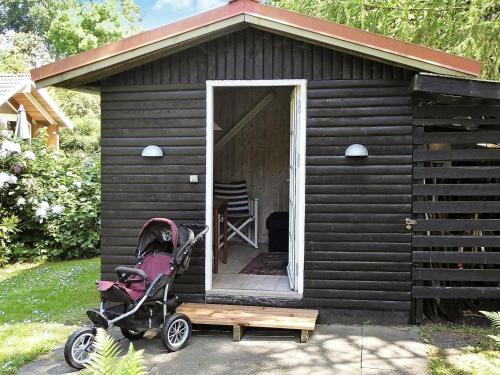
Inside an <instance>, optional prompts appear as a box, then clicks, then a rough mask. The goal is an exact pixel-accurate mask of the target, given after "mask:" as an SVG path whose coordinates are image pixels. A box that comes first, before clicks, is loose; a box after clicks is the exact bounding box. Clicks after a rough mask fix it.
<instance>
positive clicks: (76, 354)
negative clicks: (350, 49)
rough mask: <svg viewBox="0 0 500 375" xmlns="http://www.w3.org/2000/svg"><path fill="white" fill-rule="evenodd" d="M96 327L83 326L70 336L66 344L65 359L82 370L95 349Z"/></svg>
mask: <svg viewBox="0 0 500 375" xmlns="http://www.w3.org/2000/svg"><path fill="white" fill-rule="evenodd" d="M95 335H96V330H95V328H81V329H79V330H78V331H75V332H73V333H72V334H71V336H69V337H68V341H66V345H65V346H64V359H65V360H66V363H67V364H68V365H70V366H71V367H73V368H75V369H77V370H81V369H82V368H84V367H85V364H86V363H87V362H88V360H89V357H90V353H92V352H93V351H94V339H95Z"/></svg>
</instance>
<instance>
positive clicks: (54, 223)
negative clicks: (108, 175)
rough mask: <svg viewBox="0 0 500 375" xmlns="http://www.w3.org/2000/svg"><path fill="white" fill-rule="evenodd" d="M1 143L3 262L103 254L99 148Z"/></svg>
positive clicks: (0, 234) (39, 142) (37, 142)
mask: <svg viewBox="0 0 500 375" xmlns="http://www.w3.org/2000/svg"><path fill="white" fill-rule="evenodd" d="M0 142H1V145H0V245H1V248H0V264H2V263H7V262H12V261H18V260H27V259H32V258H37V257H44V258H49V259H71V258H80V257H90V256H95V255H96V254H98V249H99V240H100V155H99V153H98V152H93V153H85V152H82V151H74V152H64V151H61V152H55V151H50V150H46V147H45V144H46V143H45V139H43V138H35V139H34V140H33V143H32V145H31V148H30V147H29V146H28V145H25V144H24V145H22V146H21V145H20V143H18V142H16V141H15V140H14V141H11V140H8V139H3V140H2V139H1V138H0Z"/></svg>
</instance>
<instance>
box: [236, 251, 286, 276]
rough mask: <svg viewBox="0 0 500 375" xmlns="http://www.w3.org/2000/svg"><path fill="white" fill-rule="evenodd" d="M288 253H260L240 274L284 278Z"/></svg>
mask: <svg viewBox="0 0 500 375" xmlns="http://www.w3.org/2000/svg"><path fill="white" fill-rule="evenodd" d="M287 264H288V253H260V254H259V255H257V256H256V257H255V258H253V259H252V260H251V261H250V263H248V264H247V265H246V266H245V268H243V269H242V270H241V271H240V273H244V274H248V275H270V276H286V265H287Z"/></svg>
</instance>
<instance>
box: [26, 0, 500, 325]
mask: <svg viewBox="0 0 500 375" xmlns="http://www.w3.org/2000/svg"><path fill="white" fill-rule="evenodd" d="M480 70H481V64H480V63H479V62H477V61H473V60H470V59H468V58H463V57H459V56H454V55H450V54H448V53H444V52H441V51H437V50H434V49H430V48H425V47H422V46H418V45H414V44H409V43H405V42H402V41H399V40H395V39H391V38H388V37H384V36H381V35H377V34H373V33H368V32H365V31H361V30H356V29H353V28H349V27H346V26H343V25H339V24H335V23H331V22H327V21H324V20H320V19H314V18H311V17H307V16H304V15H300V14H297V13H293V12H289V11H285V10H281V9H278V8H275V7H271V6H268V5H264V4H260V3H258V2H256V1H252V0H235V1H230V2H229V3H228V4H227V5H224V6H221V7H218V8H215V9H213V10H210V11H207V12H204V13H202V14H199V15H195V16H193V17H190V18H187V19H184V20H181V21H178V22H175V23H172V24H169V25H166V26H163V27H160V28H157V29H154V30H151V31H146V32H143V33H140V34H138V35H135V36H131V37H128V38H125V39H123V40H121V41H118V42H116V43H112V44H110V45H107V46H103V47H99V48H96V49H94V50H90V51H87V52H84V53H81V54H79V55H75V56H72V57H69V58H66V59H63V60H61V61H57V62H54V63H52V64H48V65H46V66H42V67H40V68H37V69H34V70H33V71H32V72H31V73H32V77H33V79H34V81H35V82H36V84H37V86H39V87H45V86H49V85H54V86H62V87H68V88H73V89H84V90H95V91H98V92H100V95H101V108H102V120H101V125H102V241H101V244H102V248H101V251H102V276H103V277H104V278H105V279H114V278H115V277H116V275H115V271H114V270H115V268H116V266H118V265H121V264H133V263H134V258H133V255H134V250H135V246H136V241H137V233H138V230H139V228H140V227H141V225H142V223H143V222H144V221H146V220H147V219H150V218H151V217H168V218H171V219H173V220H175V221H177V222H179V223H182V222H193V221H194V222H205V223H206V224H208V225H209V226H210V228H211V230H210V232H209V235H208V236H207V237H206V240H205V243H204V244H203V245H201V246H200V247H198V248H197V249H196V251H195V252H194V255H193V259H192V261H191V266H190V268H189V271H188V272H187V273H186V274H184V275H183V276H182V277H181V278H180V279H179V282H178V283H176V286H175V287H176V291H177V293H178V294H179V295H180V296H181V298H182V299H183V300H185V301H207V302H226V303H246V304H256V305H274V306H291V307H298V306H302V307H314V308H319V309H320V319H321V320H322V321H336V319H337V318H339V317H343V318H349V317H352V318H355V319H362V320H372V321H373V320H385V321H390V322H398V321H399V322H408V321H410V320H411V321H419V320H420V319H421V318H422V313H423V310H424V305H427V304H426V303H424V301H440V303H441V302H443V301H457V300H463V299H467V300H468V301H469V300H476V299H482V298H483V299H484V298H489V299H498V298H500V288H499V286H498V283H499V281H500V269H499V264H500V252H499V251H498V250H499V248H500V200H499V197H500V149H499V148H498V146H497V145H498V144H500V110H499V108H500V84H499V83H498V82H491V81H483V80H479V79H477V77H478V76H479V74H480ZM148 146H150V147H148ZM247 196H248V197H249V198H258V204H256V203H255V200H251V204H250V205H249V204H248V201H247ZM221 197H226V200H225V201H221V200H220V198H221ZM238 199H239V201H238ZM227 202H229V208H228V215H229V217H230V218H229V222H230V223H231V226H230V227H229V232H230V233H232V235H233V237H232V238H231V239H230V241H229V246H228V249H227V250H228V251H227V258H226V254H224V252H223V254H220V255H221V256H220V257H219V248H220V246H219V244H218V243H217V244H215V241H218V240H217V238H218V237H220V236H218V232H219V224H222V223H221V219H220V218H219V215H214V212H216V211H218V210H221V211H225V207H224V206H225V203H227ZM238 214H240V216H239V218H238V217H237V216H238ZM214 216H215V218H214ZM238 219H239V220H238ZM222 221H224V220H222ZM245 223H246V224H245ZM214 228H216V229H214ZM283 233H284V234H283ZM271 238H272V239H271ZM271 243H272V245H271ZM222 247H223V246H222ZM214 249H217V250H214ZM268 250H271V251H268ZM272 250H279V251H276V252H275V251H272Z"/></svg>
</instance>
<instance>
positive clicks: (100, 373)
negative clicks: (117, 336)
mask: <svg viewBox="0 0 500 375" xmlns="http://www.w3.org/2000/svg"><path fill="white" fill-rule="evenodd" d="M94 348H95V350H94V352H93V353H91V354H90V357H89V361H88V362H87V363H86V365H85V367H86V368H87V370H88V372H89V373H90V374H92V375H111V374H113V373H115V370H116V362H117V358H118V356H119V355H120V352H121V350H120V348H119V346H118V344H117V343H116V341H115V340H113V339H112V338H111V336H109V335H108V333H107V332H106V331H105V330H104V329H102V328H98V329H97V334H96V337H95V339H94Z"/></svg>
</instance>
